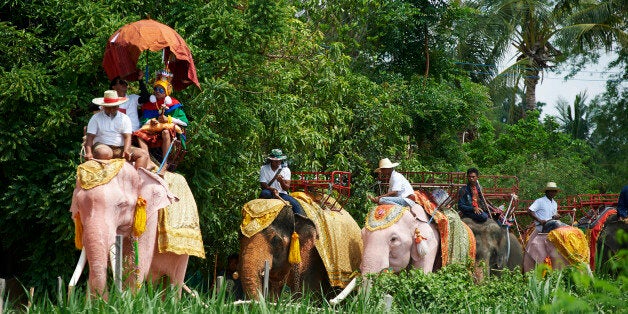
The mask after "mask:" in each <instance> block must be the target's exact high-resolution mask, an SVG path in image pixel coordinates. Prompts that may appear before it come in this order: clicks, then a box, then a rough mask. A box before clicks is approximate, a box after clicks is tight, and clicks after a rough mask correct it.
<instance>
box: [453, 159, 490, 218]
mask: <svg viewBox="0 0 628 314" xmlns="http://www.w3.org/2000/svg"><path fill="white" fill-rule="evenodd" d="M479 175H480V171H479V170H478V169H476V168H469V170H467V185H465V186H463V187H462V188H460V190H459V191H458V210H459V211H460V213H461V216H462V217H463V218H464V217H469V218H471V219H473V220H474V221H475V222H478V223H483V222H485V221H486V220H487V219H488V207H487V206H486V202H485V200H484V196H483V195H482V189H481V188H480V186H479V184H478V176H479Z"/></svg>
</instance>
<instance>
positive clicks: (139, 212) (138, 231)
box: [133, 196, 146, 237]
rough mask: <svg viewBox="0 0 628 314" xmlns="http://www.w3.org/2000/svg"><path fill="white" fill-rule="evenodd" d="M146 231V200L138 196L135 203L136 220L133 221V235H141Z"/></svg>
mask: <svg viewBox="0 0 628 314" xmlns="http://www.w3.org/2000/svg"><path fill="white" fill-rule="evenodd" d="M144 231H146V200H145V199H143V198H142V197H141V196H138V197H137V203H136V204H135V220H134V221H133V235H135V236H136V237H139V236H141V235H142V233H144Z"/></svg>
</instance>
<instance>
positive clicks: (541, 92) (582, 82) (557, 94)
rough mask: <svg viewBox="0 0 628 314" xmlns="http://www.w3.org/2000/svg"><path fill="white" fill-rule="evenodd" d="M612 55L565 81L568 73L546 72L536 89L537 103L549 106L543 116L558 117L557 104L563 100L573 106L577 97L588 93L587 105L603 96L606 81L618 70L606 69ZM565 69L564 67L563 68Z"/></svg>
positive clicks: (545, 108)
mask: <svg viewBox="0 0 628 314" xmlns="http://www.w3.org/2000/svg"><path fill="white" fill-rule="evenodd" d="M611 57H612V56H611V55H604V56H602V57H601V58H600V60H599V62H598V63H597V64H594V65H590V66H588V67H587V68H585V69H583V70H582V71H580V72H579V73H578V74H576V75H575V76H574V77H573V78H570V79H568V80H565V79H564V77H565V75H566V73H567V71H563V72H562V73H560V74H558V73H552V72H546V73H545V74H544V77H543V81H542V82H539V84H538V85H537V87H536V101H540V102H544V103H546V104H547V105H546V106H545V107H544V108H543V116H545V115H552V116H557V115H558V111H557V110H556V103H557V102H558V99H560V98H562V99H564V100H566V101H567V103H569V104H571V105H572V106H573V102H574V100H575V98H576V95H577V94H578V93H580V92H583V91H586V93H587V98H586V100H587V103H588V102H590V101H591V100H592V99H593V98H594V97H595V96H596V95H599V94H602V93H603V92H604V90H605V88H606V81H607V80H608V79H609V78H610V77H611V75H612V74H614V73H617V72H618V70H616V69H612V70H607V69H606V67H607V65H608V63H609V61H611V60H612V59H611ZM563 68H564V67H563Z"/></svg>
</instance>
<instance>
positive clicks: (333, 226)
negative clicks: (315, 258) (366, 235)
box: [290, 192, 362, 288]
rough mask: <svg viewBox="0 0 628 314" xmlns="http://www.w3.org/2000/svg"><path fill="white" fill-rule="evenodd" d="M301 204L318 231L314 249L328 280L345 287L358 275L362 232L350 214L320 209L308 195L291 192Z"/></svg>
mask: <svg viewBox="0 0 628 314" xmlns="http://www.w3.org/2000/svg"><path fill="white" fill-rule="evenodd" d="M290 195H291V196H292V197H294V198H295V199H296V200H297V201H298V202H299V203H300V204H301V206H302V207H303V210H304V211H305V213H306V214H307V216H308V218H310V219H311V220H312V221H314V224H315V225H316V227H317V230H318V240H316V249H317V250H318V254H319V255H320V256H321V258H322V259H323V263H324V264H325V268H326V269H327V274H328V276H329V282H330V283H331V285H332V286H333V287H341V288H344V287H346V286H347V284H348V283H349V282H350V281H351V279H353V277H354V276H355V275H356V274H357V271H358V270H359V268H360V261H361V259H362V233H361V231H360V227H359V226H358V224H357V223H356V222H355V220H353V218H352V217H351V215H349V213H348V212H347V211H346V210H344V209H341V210H340V211H331V210H323V209H322V208H321V207H320V206H319V204H318V203H317V202H315V201H314V200H313V199H312V197H311V196H310V195H309V194H306V193H304V192H294V193H291V194H290Z"/></svg>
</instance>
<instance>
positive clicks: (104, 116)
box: [85, 90, 149, 169]
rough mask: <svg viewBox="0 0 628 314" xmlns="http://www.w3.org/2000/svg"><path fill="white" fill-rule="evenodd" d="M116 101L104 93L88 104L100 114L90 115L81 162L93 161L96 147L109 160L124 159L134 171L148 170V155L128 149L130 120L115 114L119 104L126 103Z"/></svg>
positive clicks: (114, 94) (112, 94) (113, 93)
mask: <svg viewBox="0 0 628 314" xmlns="http://www.w3.org/2000/svg"><path fill="white" fill-rule="evenodd" d="M126 101H127V99H126V98H124V97H122V98H121V97H118V93H117V92H116V91H115V90H107V91H105V93H104V97H102V98H94V99H93V100H92V103H94V104H95V105H99V106H101V107H102V110H101V111H99V112H97V113H96V114H94V115H92V117H91V118H90V119H89V123H88V124H87V135H86V139H85V160H92V159H94V155H93V153H92V151H93V150H94V149H95V148H97V146H99V145H107V146H109V147H110V148H111V149H112V151H113V154H112V155H113V156H112V157H113V158H125V159H126V160H127V161H129V162H134V163H135V168H136V169H139V168H146V167H147V166H148V161H149V158H148V153H145V152H144V151H142V150H141V149H139V148H137V147H133V146H131V119H129V117H128V116H127V115H125V114H124V113H121V112H118V107H119V106H120V104H122V103H124V102H126Z"/></svg>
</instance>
